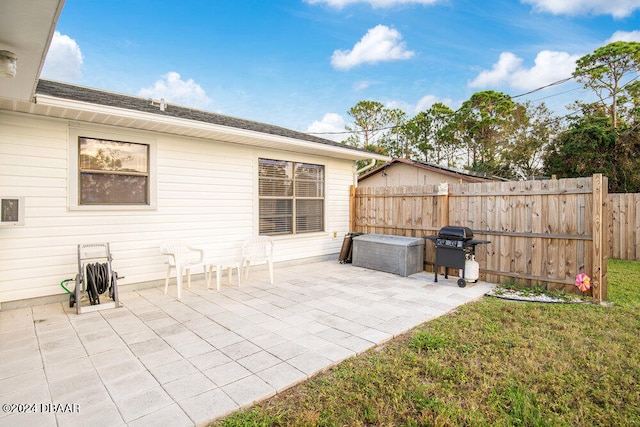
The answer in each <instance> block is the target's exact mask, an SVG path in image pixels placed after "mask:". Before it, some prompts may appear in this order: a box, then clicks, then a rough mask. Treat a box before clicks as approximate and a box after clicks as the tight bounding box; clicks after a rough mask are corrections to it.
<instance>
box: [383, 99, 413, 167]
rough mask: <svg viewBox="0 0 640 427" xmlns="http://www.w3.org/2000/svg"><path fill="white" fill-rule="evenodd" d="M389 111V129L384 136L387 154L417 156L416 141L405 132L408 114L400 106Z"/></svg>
mask: <svg viewBox="0 0 640 427" xmlns="http://www.w3.org/2000/svg"><path fill="white" fill-rule="evenodd" d="M387 113H388V115H389V116H388V118H389V129H388V132H386V133H385V135H384V136H383V138H382V140H383V141H384V145H385V146H386V149H387V154H388V155H389V156H391V157H394V158H404V159H413V158H415V154H416V153H415V151H416V150H415V146H414V143H413V141H412V140H411V138H409V137H408V135H407V134H406V133H405V132H404V128H405V126H406V124H407V114H406V113H405V112H404V111H402V110H401V109H399V108H394V109H389V110H387Z"/></svg>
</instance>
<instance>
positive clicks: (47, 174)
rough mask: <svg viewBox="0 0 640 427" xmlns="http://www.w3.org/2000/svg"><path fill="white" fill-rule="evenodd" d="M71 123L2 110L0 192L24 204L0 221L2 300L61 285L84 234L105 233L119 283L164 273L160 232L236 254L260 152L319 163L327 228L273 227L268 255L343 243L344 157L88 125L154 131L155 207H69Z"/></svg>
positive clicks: (92, 239) (213, 253)
mask: <svg viewBox="0 0 640 427" xmlns="http://www.w3.org/2000/svg"><path fill="white" fill-rule="evenodd" d="M70 125H71V126H74V124H72V123H70V122H69V121H67V120H56V119H48V118H43V117H37V116H32V115H25V114H17V113H8V112H0V196H24V198H25V206H26V209H25V225H24V226H16V227H11V228H0V302H6V301H15V300H22V299H29V298H35V297H43V296H50V295H57V294H62V293H64V291H63V290H62V288H61V287H60V285H59V283H60V281H62V280H64V279H69V278H73V277H75V275H76V274H77V270H78V267H77V249H76V248H77V245H78V244H81V243H100V242H109V243H110V246H111V252H112V254H113V257H114V261H113V267H114V270H116V271H117V272H118V273H119V274H120V275H121V276H125V278H124V279H122V280H120V281H119V284H120V285H127V284H133V283H140V282H150V281H157V280H160V279H163V278H164V275H165V274H166V265H165V264H164V258H163V257H162V256H161V255H160V253H159V249H158V247H159V244H160V242H161V241H163V240H166V239H185V240H187V241H188V242H190V243H191V244H193V245H194V246H199V247H202V248H204V249H205V253H206V255H207V256H208V257H209V258H210V259H212V260H223V261H224V260H225V259H227V258H237V257H238V256H239V255H240V248H241V245H242V241H243V240H244V239H245V238H246V237H247V236H249V235H251V234H252V233H256V232H257V224H258V221H257V215H258V194H257V182H258V178H257V172H258V169H257V163H258V158H259V157H269V158H275V159H283V160H292V161H304V162H310V163H316V164H323V165H325V176H326V183H325V190H326V195H325V197H326V202H325V206H326V222H325V232H323V233H313V234H308V235H298V236H277V237H274V240H275V242H276V246H275V261H276V262H280V261H290V260H296V259H304V258H308V257H317V256H326V255H329V254H334V253H337V252H338V251H339V250H340V245H341V243H342V236H343V235H344V233H346V232H347V231H348V224H349V185H350V184H351V183H352V180H353V176H352V171H353V162H351V161H347V160H340V159H331V158H325V157H318V156H308V155H298V154H296V153H293V152H285V151H274V150H257V149H256V148H255V147H249V146H242V145H234V144H227V143H220V142H216V141H210V140H200V139H191V138H182V137H177V136H172V135H167V134H154V133H151V132H138V131H129V130H126V129H117V128H106V127H99V126H95V129H97V130H100V131H105V130H106V131H110V132H114V133H117V134H119V135H122V138H123V140H129V141H132V142H135V141H136V137H138V138H143V139H152V140H155V141H156V148H157V159H156V160H157V209H155V210H138V211H130V210H93V211H86V210H70V209H69V208H68V206H69V203H68V200H67V198H68V194H69V188H68V182H69V179H68V177H69V169H68V165H69V150H70V148H69V141H68V139H69V137H68V135H69V129H70ZM82 126H83V127H84V128H85V129H91V128H93V127H94V126H91V125H88V124H83V125H82ZM334 233H335V235H336V237H334Z"/></svg>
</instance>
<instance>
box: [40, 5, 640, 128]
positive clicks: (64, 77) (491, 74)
mask: <svg viewBox="0 0 640 427" xmlns="http://www.w3.org/2000/svg"><path fill="white" fill-rule="evenodd" d="M614 40H626V41H640V0H482V1H479V0H274V1H265V0H180V1H157V0H66V3H65V6H64V9H63V11H62V14H61V16H60V19H59V21H58V25H57V28H56V33H55V35H54V38H53V40H52V44H51V47H50V50H49V53H48V55H47V59H46V61H45V65H44V68H43V72H42V77H43V78H50V79H54V80H59V81H64V82H71V83H75V84H79V85H83V86H89V87H94V88H99V89H105V90H110V91H114V92H120V93H126V94H132V95H139V96H144V97H153V98H158V99H159V98H165V99H166V100H167V102H168V103H169V104H171V103H173V104H180V105H184V106H189V107H194V108H199V109H203V110H208V111H213V112H217V113H221V114H227V115H230V116H235V117H241V118H246V119H251V120H257V121H261V122H265V123H270V124H275V125H279V126H284V127H287V128H291V129H295V130H299V131H303V132H335V131H338V132H339V131H343V130H344V125H345V123H346V122H348V120H349V117H348V115H347V111H348V110H349V109H350V108H351V107H352V106H354V105H355V104H357V103H358V102H359V101H362V100H375V101H380V102H382V103H383V104H385V105H387V106H389V107H398V108H401V109H402V110H404V111H405V112H406V113H407V115H408V116H410V117H411V116H413V115H415V114H416V113H417V112H418V111H420V110H424V109H426V108H428V107H429V106H430V105H431V104H432V103H433V102H443V103H445V104H447V105H449V106H450V107H452V108H454V109H455V108H458V107H459V106H460V104H461V103H462V102H464V101H465V100H467V99H469V97H470V96H471V95H472V94H473V93H474V92H477V91H481V90H487V89H491V90H498V91H502V92H505V93H507V94H510V95H518V94H521V93H524V92H527V91H529V90H532V89H535V88H538V87H541V86H544V85H547V84H549V83H552V82H555V81H558V80H561V79H563V78H566V77H569V76H570V75H571V72H572V71H573V69H574V67H575V60H576V59H577V58H579V57H580V56H582V55H584V54H586V53H591V52H592V51H593V50H595V49H596V48H597V47H599V46H602V45H604V44H606V43H608V42H610V41H614ZM527 98H528V99H531V100H534V101H535V102H541V101H544V102H546V103H547V105H548V106H549V107H551V108H552V109H554V110H556V111H558V112H560V113H563V112H564V108H565V106H566V105H567V104H568V103H569V102H571V101H573V100H578V99H579V100H582V101H589V100H592V99H591V98H592V95H591V94H590V93H589V92H587V91H584V90H582V89H581V88H580V87H579V86H578V85H576V84H574V83H572V82H569V83H565V84H562V85H558V86H555V87H553V88H550V89H546V90H543V91H539V92H536V93H534V94H532V95H530V96H528V97H526V98H519V99H520V100H522V99H527ZM323 136H326V137H330V138H333V139H338V140H339V139H341V138H344V137H345V135H323Z"/></svg>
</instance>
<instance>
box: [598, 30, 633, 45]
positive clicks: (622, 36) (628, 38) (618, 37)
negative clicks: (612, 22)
mask: <svg viewBox="0 0 640 427" xmlns="http://www.w3.org/2000/svg"><path fill="white" fill-rule="evenodd" d="M612 42H640V31H637V30H636V31H616V32H615V33H613V35H612V36H611V37H610V38H609V40H607V41H606V42H605V44H609V43H612Z"/></svg>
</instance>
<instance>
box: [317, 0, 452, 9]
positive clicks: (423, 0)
mask: <svg viewBox="0 0 640 427" xmlns="http://www.w3.org/2000/svg"><path fill="white" fill-rule="evenodd" d="M439 1H440V0H306V2H307V3H309V4H323V3H324V4H326V5H327V6H330V7H335V8H336V9H342V8H344V7H346V6H349V5H352V4H356V3H367V4H369V5H371V7H375V8H378V7H393V6H398V5H403V4H423V5H430V4H434V3H437V2H439Z"/></svg>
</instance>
